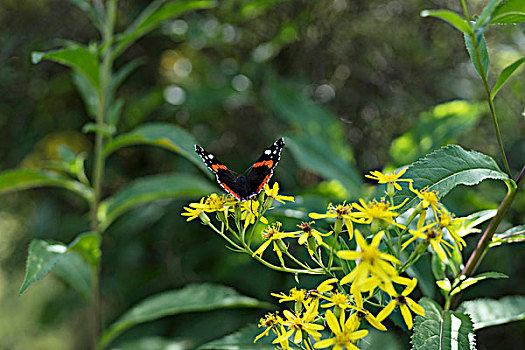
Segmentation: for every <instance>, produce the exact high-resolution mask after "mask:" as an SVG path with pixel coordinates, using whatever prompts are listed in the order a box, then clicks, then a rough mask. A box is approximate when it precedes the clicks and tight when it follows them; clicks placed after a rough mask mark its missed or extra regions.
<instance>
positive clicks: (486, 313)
mask: <svg viewBox="0 0 525 350" xmlns="http://www.w3.org/2000/svg"><path fill="white" fill-rule="evenodd" d="M458 311H461V312H465V313H468V314H469V315H470V317H471V318H472V321H473V322H474V329H475V330H477V329H481V328H485V327H490V326H496V325H500V324H505V323H509V322H514V321H520V320H523V319H525V296H522V295H520V296H508V297H504V298H501V299H499V300H495V299H477V300H470V301H464V302H463V303H461V305H460V306H459V308H458Z"/></svg>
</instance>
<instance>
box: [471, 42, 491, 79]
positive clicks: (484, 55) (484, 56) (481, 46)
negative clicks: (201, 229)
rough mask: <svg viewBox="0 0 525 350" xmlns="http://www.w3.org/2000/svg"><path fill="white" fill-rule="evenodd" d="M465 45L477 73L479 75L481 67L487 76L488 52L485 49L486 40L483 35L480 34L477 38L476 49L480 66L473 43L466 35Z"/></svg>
mask: <svg viewBox="0 0 525 350" xmlns="http://www.w3.org/2000/svg"><path fill="white" fill-rule="evenodd" d="M465 46H466V48H467V51H468V54H469V55H470V60H471V61H472V64H473V65H474V68H476V71H477V72H478V74H479V75H480V76H481V72H482V71H481V69H483V73H484V75H485V76H487V74H488V70H489V53H488V51H487V42H486V41H485V36H484V35H480V36H479V40H477V51H478V53H479V59H480V61H481V68H480V66H479V64H478V60H477V59H476V53H475V52H474V45H473V43H472V40H471V39H470V38H469V37H468V35H465Z"/></svg>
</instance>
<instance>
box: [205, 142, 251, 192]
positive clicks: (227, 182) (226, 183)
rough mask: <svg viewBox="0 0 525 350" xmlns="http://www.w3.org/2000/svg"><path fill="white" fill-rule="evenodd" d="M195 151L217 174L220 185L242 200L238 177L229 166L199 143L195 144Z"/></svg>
mask: <svg viewBox="0 0 525 350" xmlns="http://www.w3.org/2000/svg"><path fill="white" fill-rule="evenodd" d="M195 152H197V154H198V155H199V156H200V157H201V159H202V161H203V162H204V164H206V166H207V167H208V169H210V170H211V171H212V172H213V173H214V174H215V177H216V179H217V182H218V183H219V185H221V187H222V188H223V189H224V190H225V191H226V192H228V193H229V194H231V195H232V196H234V197H235V198H236V199H238V200H241V196H240V195H239V185H238V183H237V178H236V177H235V175H233V174H232V172H231V171H230V170H229V169H228V167H227V166H226V165H224V164H223V163H221V162H220V161H219V160H218V159H217V158H216V157H215V156H214V155H213V154H211V153H210V152H207V151H206V150H205V149H204V148H202V147H200V146H198V145H195Z"/></svg>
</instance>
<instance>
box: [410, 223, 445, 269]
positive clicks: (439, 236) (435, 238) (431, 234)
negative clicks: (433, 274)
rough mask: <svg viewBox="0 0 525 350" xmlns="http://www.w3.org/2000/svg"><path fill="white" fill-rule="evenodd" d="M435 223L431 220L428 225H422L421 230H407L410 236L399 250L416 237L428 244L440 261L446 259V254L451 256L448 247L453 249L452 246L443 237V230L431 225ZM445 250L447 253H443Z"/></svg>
mask: <svg viewBox="0 0 525 350" xmlns="http://www.w3.org/2000/svg"><path fill="white" fill-rule="evenodd" d="M435 225H436V223H435V222H433V223H431V224H429V225H426V226H423V227H422V228H421V230H409V232H410V233H411V234H412V237H411V238H410V239H409V240H408V241H406V242H405V243H403V245H402V246H401V250H404V249H405V248H406V247H407V246H408V245H409V244H410V243H412V242H413V241H414V240H415V239H416V238H421V239H424V240H425V241H426V242H428V243H429V244H430V246H431V248H432V251H433V252H436V253H437V255H438V256H439V258H440V259H441V261H447V254H448V256H452V253H451V252H450V251H449V249H448V248H450V249H454V246H453V245H452V244H450V243H448V242H447V241H445V240H444V239H443V231H441V230H440V229H438V228H434V227H433V226H435ZM445 251H446V253H447V254H445Z"/></svg>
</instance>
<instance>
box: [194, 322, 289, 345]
mask: <svg viewBox="0 0 525 350" xmlns="http://www.w3.org/2000/svg"><path fill="white" fill-rule="evenodd" d="M263 331H264V328H257V326H255V325H248V326H246V327H243V328H241V329H240V330H239V331H237V332H235V333H232V334H229V335H227V336H225V337H223V338H220V339H217V340H213V341H211V342H209V343H206V344H204V345H201V346H199V347H198V348H197V350H236V349H243V350H244V349H246V350H274V349H275V344H272V341H273V340H274V339H275V338H276V337H275V334H274V333H273V332H270V333H268V336H264V337H262V338H261V339H259V340H258V341H257V342H256V343H254V342H253V340H254V339H255V337H256V336H257V335H259V334H260V333H262V332H263ZM290 345H292V344H290ZM293 349H297V348H296V347H293Z"/></svg>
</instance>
